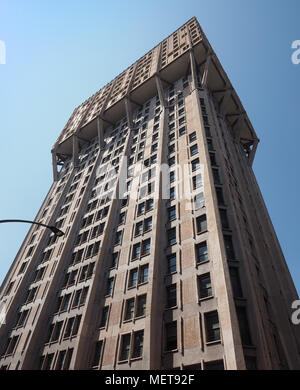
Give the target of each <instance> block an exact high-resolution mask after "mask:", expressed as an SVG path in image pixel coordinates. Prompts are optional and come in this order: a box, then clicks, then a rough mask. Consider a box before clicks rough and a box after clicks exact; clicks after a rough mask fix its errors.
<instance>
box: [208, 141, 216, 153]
mask: <svg viewBox="0 0 300 390" xmlns="http://www.w3.org/2000/svg"><path fill="white" fill-rule="evenodd" d="M207 147H208V150H210V151H213V150H214V146H213V142H212V140H211V139H208V140H207Z"/></svg>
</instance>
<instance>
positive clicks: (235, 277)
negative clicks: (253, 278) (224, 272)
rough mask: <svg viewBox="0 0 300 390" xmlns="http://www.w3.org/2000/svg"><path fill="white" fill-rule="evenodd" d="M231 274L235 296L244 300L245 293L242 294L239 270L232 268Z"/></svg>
mask: <svg viewBox="0 0 300 390" xmlns="http://www.w3.org/2000/svg"><path fill="white" fill-rule="evenodd" d="M229 273H230V280H231V286H232V291H233V296H234V297H235V298H242V296H243V292H242V286H241V281H240V277H239V270H238V268H236V267H230V268H229Z"/></svg>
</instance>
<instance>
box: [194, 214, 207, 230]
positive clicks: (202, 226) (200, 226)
mask: <svg viewBox="0 0 300 390" xmlns="http://www.w3.org/2000/svg"><path fill="white" fill-rule="evenodd" d="M196 227H197V234H200V233H203V232H206V231H207V220H206V214H203V215H200V217H197V218H196Z"/></svg>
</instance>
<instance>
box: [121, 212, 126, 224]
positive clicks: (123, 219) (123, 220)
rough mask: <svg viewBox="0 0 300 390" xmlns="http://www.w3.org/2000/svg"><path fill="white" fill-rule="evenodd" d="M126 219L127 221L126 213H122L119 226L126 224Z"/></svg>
mask: <svg viewBox="0 0 300 390" xmlns="http://www.w3.org/2000/svg"><path fill="white" fill-rule="evenodd" d="M125 219H126V213H125V212H124V213H121V214H120V216H119V225H121V224H123V223H125Z"/></svg>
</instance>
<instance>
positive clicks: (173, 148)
mask: <svg viewBox="0 0 300 390" xmlns="http://www.w3.org/2000/svg"><path fill="white" fill-rule="evenodd" d="M168 151H169V154H171V153H174V152H175V144H172V145H170V146H169V147H168Z"/></svg>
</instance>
